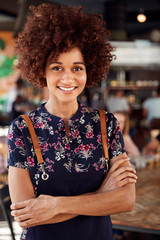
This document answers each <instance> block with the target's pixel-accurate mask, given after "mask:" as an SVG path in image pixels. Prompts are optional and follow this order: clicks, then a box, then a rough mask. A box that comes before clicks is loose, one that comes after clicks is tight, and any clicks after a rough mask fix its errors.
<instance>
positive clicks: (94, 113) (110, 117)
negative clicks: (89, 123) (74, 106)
mask: <svg viewBox="0 0 160 240" xmlns="http://www.w3.org/2000/svg"><path fill="white" fill-rule="evenodd" d="M100 110H103V111H104V112H105V116H106V122H108V123H110V122H113V121H114V122H116V118H115V117H114V114H113V113H111V112H108V111H107V110H105V109H95V108H92V107H88V106H82V111H83V113H84V114H86V116H87V115H89V116H90V117H91V118H94V119H95V118H96V119H97V120H100V113H99V111H100Z"/></svg>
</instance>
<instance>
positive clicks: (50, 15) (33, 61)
mask: <svg viewBox="0 0 160 240" xmlns="http://www.w3.org/2000/svg"><path fill="white" fill-rule="evenodd" d="M30 10H31V11H32V14H30V15H29V16H28V17H27V22H26V24H25V26H24V29H23V31H22V32H21V33H19V35H18V37H17V39H15V52H16V53H17V54H18V56H19V64H18V68H19V69H20V70H21V73H22V78H23V79H26V80H27V81H29V82H32V83H33V84H35V85H39V86H40V87H44V86H46V79H45V77H44V70H45V65H46V62H47V58H48V56H49V55H50V53H53V56H52V60H53V59H54V60H56V59H57V58H58V56H59V55H60V54H61V53H63V52H67V51H69V50H70V49H71V48H73V47H78V48H79V49H80V51H81V52H82V55H83V57H84V62H85V65H86V69H87V84H86V86H87V87H90V86H94V85H97V84H98V82H100V81H102V79H106V77H107V74H108V71H109V66H110V63H111V61H112V59H113V55H112V53H111V52H112V51H113V47H112V46H111V45H110V43H109V42H108V36H109V31H108V30H107V28H106V24H105V21H104V20H103V18H102V16H101V15H97V14H86V13H84V12H83V10H82V7H73V6H69V7H66V6H58V5H53V4H47V3H44V4H41V5H39V6H38V7H35V6H31V7H30Z"/></svg>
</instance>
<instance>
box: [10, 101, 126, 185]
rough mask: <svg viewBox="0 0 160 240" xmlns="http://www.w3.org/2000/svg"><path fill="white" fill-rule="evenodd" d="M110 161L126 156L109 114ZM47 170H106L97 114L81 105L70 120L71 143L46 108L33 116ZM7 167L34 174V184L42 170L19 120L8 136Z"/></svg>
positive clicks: (117, 131)
mask: <svg viewBox="0 0 160 240" xmlns="http://www.w3.org/2000/svg"><path fill="white" fill-rule="evenodd" d="M105 114H106V123H107V134H108V149H109V157H110V158H113V157H115V156H117V155H119V154H122V153H123V152H125V148H124V142H123V137H122V133H121V130H120V127H119V124H118V122H117V120H116V119H115V117H114V116H113V114H111V113H108V112H106V113H105ZM29 117H30V119H31V121H32V123H33V126H34V129H35V132H36V135H37V138H38V142H39V145H40V149H41V152H42V156H43V158H44V161H45V168H46V170H47V171H48V172H55V171H58V172H59V171H62V172H63V171H69V172H88V171H89V170H91V171H99V170H101V169H104V170H105V158H104V157H103V150H102V142H101V141H102V140H101V131H100V116H99V112H98V110H95V109H92V108H89V107H85V106H82V105H81V104H80V106H79V109H78V111H77V113H76V114H75V115H74V116H73V117H72V118H71V119H69V121H68V123H69V128H70V134H69V139H67V136H66V134H65V125H64V121H63V119H61V118H59V117H57V116H53V115H51V114H50V113H49V112H47V111H46V110H45V108H44V106H43V105H41V106H40V107H39V108H38V109H37V110H35V111H33V112H31V113H30V114H29ZM8 165H11V166H15V167H20V168H24V169H29V170H30V171H33V172H34V179H35V183H36V184H37V183H38V181H39V177H38V176H39V175H40V173H41V172H42V169H41V167H40V166H38V164H37V159H36V155H35V151H34V148H33V144H32V141H31V138H30V135H29V132H28V127H27V125H26V123H25V121H24V119H22V117H18V118H17V119H15V120H14V121H13V122H12V124H11V125H10V128H9V132H8Z"/></svg>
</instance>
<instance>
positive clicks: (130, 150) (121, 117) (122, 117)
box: [113, 112, 141, 156]
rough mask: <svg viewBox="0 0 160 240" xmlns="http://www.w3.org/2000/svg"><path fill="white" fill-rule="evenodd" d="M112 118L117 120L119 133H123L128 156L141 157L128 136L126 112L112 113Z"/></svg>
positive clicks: (128, 128) (128, 127)
mask: <svg viewBox="0 0 160 240" xmlns="http://www.w3.org/2000/svg"><path fill="white" fill-rule="evenodd" d="M113 114H114V116H115V117H116V118H117V120H118V122H119V124H120V128H121V131H122V133H123V138H124V144H125V148H126V152H127V154H128V156H139V155H141V153H140V150H139V148H138V147H137V146H136V144H135V143H134V142H133V140H132V138H131V137H130V135H129V130H130V126H129V116H128V113H126V112H114V113H113Z"/></svg>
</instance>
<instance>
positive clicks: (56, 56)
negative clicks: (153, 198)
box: [8, 4, 137, 240]
mask: <svg viewBox="0 0 160 240" xmlns="http://www.w3.org/2000/svg"><path fill="white" fill-rule="evenodd" d="M31 9H32V12H33V15H30V16H29V17H28V21H27V23H26V25H25V27H24V30H23V32H22V33H20V34H19V36H18V38H17V39H16V42H15V49H16V52H17V54H18V55H19V66H18V67H19V68H20V70H21V73H22V76H23V78H25V79H27V80H28V81H31V82H33V83H34V84H38V85H39V86H41V87H43V86H47V88H48V90H49V99H48V101H47V102H46V103H44V104H42V105H41V106H40V107H39V108H38V109H37V110H35V111H33V112H31V113H29V114H28V117H29V120H31V125H30V126H32V125H33V128H32V132H34V130H35V134H36V135H35V136H34V139H33V142H32V140H31V139H32V138H31V136H30V134H29V131H28V127H27V124H26V122H25V120H24V118H22V116H20V117H18V118H16V119H15V120H14V121H13V122H12V123H11V125H10V128H9V134H8V149H9V153H8V166H9V188H10V195H11V199H12V203H13V204H12V206H11V209H12V215H13V216H14V218H15V220H16V221H18V223H19V225H20V226H21V227H22V228H23V232H22V235H21V239H23V240H25V239H26V240H44V239H47V240H52V239H54V240H63V239H65V240H74V239H76V240H82V239H83V240H90V239H94V240H105V239H107V240H111V239H112V226H111V220H110V216H109V215H110V214H113V213H119V212H124V211H131V210H132V209H133V206H134V201H135V186H134V185H135V182H136V179H137V177H136V175H135V170H134V169H133V168H132V167H131V165H130V162H129V158H128V157H127V155H126V153H125V148H124V142H123V137H122V133H121V130H120V128H119V124H118V122H117V121H116V119H115V118H114V116H113V114H110V113H108V112H105V119H104V123H105V121H106V124H107V134H108V142H106V144H108V150H109V152H108V153H109V159H110V160H109V165H110V168H109V169H108V163H107V164H106V159H105V157H104V156H103V148H102V138H101V128H100V115H99V111H98V110H96V109H91V108H89V107H87V106H82V105H81V104H80V103H79V102H78V101H77V97H78V96H79V95H80V94H81V92H82V91H83V89H84V87H85V86H94V85H95V84H97V83H98V82H100V81H101V80H102V79H104V78H106V76H107V73H108V71H109V66H110V63H111V61H112V58H113V56H112V53H111V52H112V50H113V48H112V46H111V45H110V44H109V42H108V39H107V37H108V30H107V29H106V26H105V22H104V21H103V19H102V17H101V16H99V15H94V14H85V13H84V12H83V10H82V8H81V7H65V6H61V7H58V6H54V5H51V4H42V5H40V6H38V7H32V8H31ZM25 119H26V118H25ZM36 138H37V140H38V144H36V147H35V149H34V146H35V142H36ZM37 146H39V147H40V148H39V147H38V148H37ZM37 149H38V150H37ZM35 151H39V153H40V152H41V153H42V155H39V156H40V157H39V156H38V157H36V154H35ZM39 158H40V159H39ZM39 160H40V161H41V164H39ZM42 162H43V164H42ZM106 172H107V173H106ZM44 176H46V177H44Z"/></svg>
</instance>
